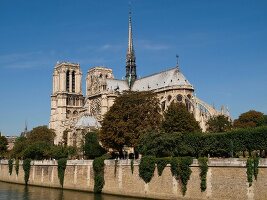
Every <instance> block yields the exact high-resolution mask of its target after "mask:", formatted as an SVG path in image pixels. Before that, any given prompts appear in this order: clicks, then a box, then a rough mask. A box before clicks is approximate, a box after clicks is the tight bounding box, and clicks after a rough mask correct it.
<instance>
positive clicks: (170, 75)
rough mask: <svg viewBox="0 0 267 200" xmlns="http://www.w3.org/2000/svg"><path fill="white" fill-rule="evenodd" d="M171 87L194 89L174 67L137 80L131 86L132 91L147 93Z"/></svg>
mask: <svg viewBox="0 0 267 200" xmlns="http://www.w3.org/2000/svg"><path fill="white" fill-rule="evenodd" d="M172 86H178V87H185V88H189V89H194V88H193V86H192V85H191V84H190V82H189V81H188V80H187V79H186V78H185V76H184V75H183V74H182V73H181V72H180V70H179V69H178V68H177V67H175V68H172V69H169V70H166V71H163V72H160V73H156V74H153V75H150V76H146V77H143V78H140V79H137V80H136V81H135V82H134V84H133V87H132V90H133V91H147V90H156V89H161V88H166V87H172Z"/></svg>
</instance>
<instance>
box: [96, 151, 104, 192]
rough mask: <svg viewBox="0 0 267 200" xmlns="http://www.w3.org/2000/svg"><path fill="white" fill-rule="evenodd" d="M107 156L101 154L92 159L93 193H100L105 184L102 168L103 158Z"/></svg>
mask: <svg viewBox="0 0 267 200" xmlns="http://www.w3.org/2000/svg"><path fill="white" fill-rule="evenodd" d="M106 158H107V157H106V156H105V155H104V156H101V157H98V158H95V159H94V162H93V170H94V181H95V184H94V193H101V192H102V189H103V187H104V185H105V179H104V168H105V163H104V161H105V159H106Z"/></svg>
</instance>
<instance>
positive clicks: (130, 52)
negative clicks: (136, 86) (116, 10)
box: [126, 5, 137, 88]
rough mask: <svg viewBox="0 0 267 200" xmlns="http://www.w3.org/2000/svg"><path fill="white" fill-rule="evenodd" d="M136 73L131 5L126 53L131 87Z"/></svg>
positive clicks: (128, 79)
mask: <svg viewBox="0 0 267 200" xmlns="http://www.w3.org/2000/svg"><path fill="white" fill-rule="evenodd" d="M136 78H137V75H136V65H135V53H134V47H133V31H132V11H131V5H130V8H129V24H128V49H127V54H126V80H127V82H128V85H129V87H130V88H131V87H132V85H133V83H134V81H135V79H136Z"/></svg>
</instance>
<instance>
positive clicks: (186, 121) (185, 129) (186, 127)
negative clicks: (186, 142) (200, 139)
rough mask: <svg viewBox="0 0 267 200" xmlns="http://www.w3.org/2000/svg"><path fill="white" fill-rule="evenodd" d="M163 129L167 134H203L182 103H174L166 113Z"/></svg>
mask: <svg viewBox="0 0 267 200" xmlns="http://www.w3.org/2000/svg"><path fill="white" fill-rule="evenodd" d="M162 128H163V130H164V131H165V132H166V133H171V132H180V133H190V132H201V128H200V127H199V124H198V122H197V121H196V119H195V118H194V116H193V114H192V113H190V112H189V111H188V110H187V108H186V106H185V105H184V104H182V103H174V102H172V103H171V105H170V106H169V107H168V109H167V111H165V112H164V120H163V122H162Z"/></svg>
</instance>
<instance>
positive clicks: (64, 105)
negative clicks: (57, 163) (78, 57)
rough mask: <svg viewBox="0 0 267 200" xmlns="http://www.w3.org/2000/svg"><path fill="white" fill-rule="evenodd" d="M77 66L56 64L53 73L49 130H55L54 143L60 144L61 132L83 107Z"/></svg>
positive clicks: (79, 71)
mask: <svg viewBox="0 0 267 200" xmlns="http://www.w3.org/2000/svg"><path fill="white" fill-rule="evenodd" d="M81 81H82V72H81V69H80V65H79V64H75V63H69V62H62V63H57V64H56V66H55V68H54V73H53V92H52V95H51V114H50V123H49V128H51V129H54V130H56V138H55V141H54V143H55V144H60V143H61V142H62V137H63V131H64V130H65V129H66V127H68V124H70V122H71V121H72V120H75V119H76V118H77V117H78V114H79V113H80V112H81V111H82V108H83V105H84V97H83V95H82V82H81Z"/></svg>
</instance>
